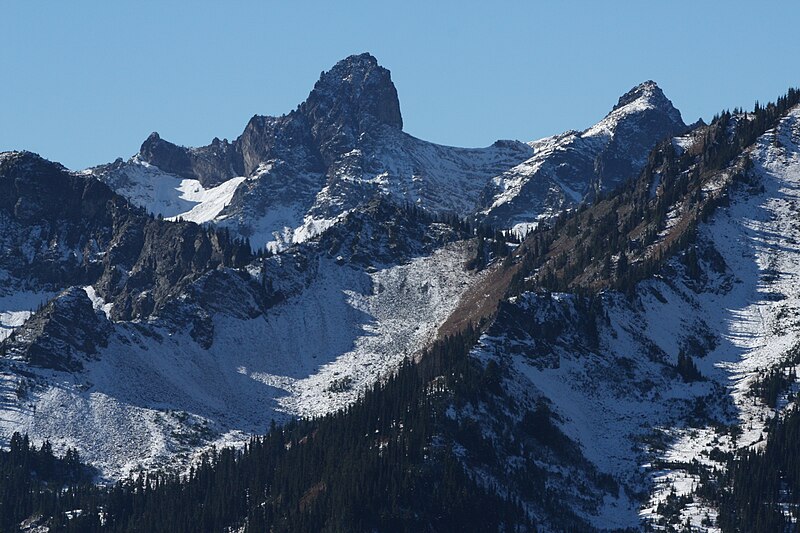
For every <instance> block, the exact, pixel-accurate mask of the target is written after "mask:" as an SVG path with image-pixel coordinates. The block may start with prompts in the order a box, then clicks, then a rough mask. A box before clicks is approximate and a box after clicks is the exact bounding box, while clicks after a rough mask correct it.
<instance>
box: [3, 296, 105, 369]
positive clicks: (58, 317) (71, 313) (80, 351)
mask: <svg viewBox="0 0 800 533" xmlns="http://www.w3.org/2000/svg"><path fill="white" fill-rule="evenodd" d="M110 333H111V325H110V323H109V322H108V320H107V319H106V318H105V316H102V314H100V313H96V312H95V310H94V308H93V307H92V302H91V300H89V297H88V296H87V295H86V292H85V291H84V290H83V289H80V288H77V287H73V288H70V289H67V290H65V291H64V292H62V293H61V294H59V295H58V296H57V297H56V298H54V299H53V300H51V301H50V302H49V303H48V304H47V305H46V306H45V307H44V308H42V309H41V310H40V311H38V312H37V313H35V314H34V315H33V317H31V318H30V319H29V320H28V321H27V322H26V323H25V324H24V326H22V327H21V328H20V329H19V330H17V331H15V332H14V333H13V334H12V335H11V336H10V337H8V338H7V339H6V340H5V341H3V342H2V343H0V352H2V353H3V354H4V357H7V358H10V359H15V360H22V361H25V362H26V363H28V364H31V365H33V366H38V367H41V368H50V369H53V370H64V371H68V372H74V371H76V370H80V369H81V368H82V367H83V363H84V362H85V361H86V360H87V358H90V357H92V356H94V355H96V354H97V353H98V348H100V347H105V346H107V344H108V336H109V335H110Z"/></svg>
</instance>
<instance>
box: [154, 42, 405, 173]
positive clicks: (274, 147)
mask: <svg viewBox="0 0 800 533" xmlns="http://www.w3.org/2000/svg"><path fill="white" fill-rule="evenodd" d="M384 125H385V126H390V127H393V128H396V129H398V130H401V129H402V128H403V119H402V117H401V115H400V101H399V100H398V98H397V90H396V89H395V87H394V84H393V83H392V79H391V75H390V73H389V71H388V70H386V69H385V68H383V67H381V66H380V65H378V61H377V60H376V59H375V58H374V57H373V56H371V55H370V54H361V55H354V56H350V57H348V58H346V59H343V60H342V61H340V62H338V63H337V64H336V65H334V66H333V68H331V70H329V71H327V72H323V73H322V75H321V76H320V79H319V81H318V82H317V83H316V84H315V85H314V89H313V90H312V91H311V94H310V95H309V96H308V99H307V100H306V101H305V102H303V103H302V104H300V106H298V108H297V109H296V110H295V111H293V112H291V113H289V114H288V115H284V116H281V117H266V116H260V115H256V116H254V117H253V118H252V119H250V121H249V122H248V124H247V126H246V127H245V130H244V132H243V133H242V135H240V136H239V138H237V139H236V140H235V141H233V142H232V143H229V142H227V141H220V140H219V139H214V141H212V143H211V144H210V145H208V146H203V147H200V148H186V147H183V146H177V145H175V144H173V143H170V142H168V141H165V140H164V139H162V138H161V137H160V136H159V135H158V133H152V134H151V135H150V136H149V137H148V138H147V139H146V140H145V142H144V143H143V144H142V147H141V149H140V150H139V158H140V159H141V160H142V161H145V162H147V163H149V164H152V165H155V166H157V167H158V168H160V169H161V170H163V171H164V172H168V173H170V174H175V175H177V176H181V177H184V178H190V179H197V180H199V181H200V182H201V183H202V184H203V185H204V186H213V185H217V184H219V183H222V182H223V181H225V180H226V179H229V178H231V177H233V176H241V175H250V174H251V173H252V172H253V171H255V170H256V169H257V168H258V166H259V165H260V164H261V163H263V162H265V161H269V160H276V159H279V160H283V161H289V162H292V163H295V164H298V167H299V169H301V170H315V171H320V170H322V169H323V167H324V166H328V165H331V164H332V163H333V161H335V160H336V159H337V158H338V157H339V156H341V155H342V154H343V153H345V152H347V151H349V150H352V149H353V148H354V147H355V146H356V144H357V142H358V140H359V138H360V136H361V135H362V134H365V133H369V132H370V131H372V130H374V129H375V128H378V127H380V126H384Z"/></svg>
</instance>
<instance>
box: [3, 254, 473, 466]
mask: <svg viewBox="0 0 800 533" xmlns="http://www.w3.org/2000/svg"><path fill="white" fill-rule="evenodd" d="M469 255H470V253H469V248H468V246H467V245H466V244H465V243H454V244H452V245H448V246H446V247H444V248H442V249H440V250H438V251H436V252H435V253H433V254H432V255H430V256H425V257H417V258H415V259H412V260H411V261H410V262H409V263H407V264H402V265H398V266H392V267H388V268H385V269H383V270H379V271H377V272H374V273H372V274H368V273H366V272H364V271H363V270H360V269H357V268H353V267H351V266H348V265H337V264H336V263H335V261H334V260H332V259H327V258H324V259H320V260H319V261H320V262H319V266H318V269H317V275H316V276H315V277H314V279H313V280H312V281H311V284H310V285H309V286H307V287H306V288H305V290H303V291H302V292H301V293H300V294H298V295H296V296H294V297H292V298H290V299H288V300H286V301H284V302H282V303H280V304H277V305H275V306H273V307H272V308H270V309H269V310H268V312H267V313H266V314H265V315H260V316H258V317H256V318H252V319H242V318H236V317H234V316H229V315H226V314H224V313H217V314H216V315H214V316H213V319H212V320H213V332H214V333H213V336H214V340H213V344H212V345H211V347H210V348H209V349H204V348H203V347H201V346H200V345H198V344H197V342H195V341H194V340H193V339H192V337H191V336H190V335H189V334H188V332H186V331H185V330H184V329H178V330H175V329H174V328H173V329H170V328H169V327H168V324H162V323H161V322H160V321H159V320H155V321H151V322H150V323H125V322H117V323H114V333H113V334H112V335H111V338H110V340H109V343H108V346H107V347H106V348H102V349H101V350H100V353H99V354H98V355H97V357H96V358H94V359H92V360H89V361H86V362H85V364H84V371H82V372H78V373H74V374H68V373H63V372H55V371H49V370H44V369H41V368H36V367H31V366H28V365H25V364H24V363H22V362H19V361H6V362H5V363H3V364H4V365H5V366H0V402H4V403H5V404H6V405H15V406H16V408H15V409H4V410H3V416H2V417H0V438H2V439H8V438H10V436H11V434H12V433H13V432H14V431H24V432H27V433H28V434H29V435H30V436H31V438H32V439H33V440H34V441H35V442H39V441H41V440H43V439H47V438H49V439H50V440H51V441H52V442H53V445H54V448H55V449H57V450H63V449H64V448H65V447H68V446H72V447H75V448H77V449H78V450H79V451H80V453H81V456H82V457H83V458H85V459H86V460H88V461H89V462H90V463H91V464H93V465H95V466H97V467H98V468H99V469H100V471H101V474H102V476H103V477H105V478H107V479H116V478H120V477H124V476H127V475H128V474H130V473H131V472H136V471H137V470H139V469H142V468H160V467H166V468H171V467H174V468H178V469H182V468H184V467H185V465H186V464H188V463H189V462H190V461H191V460H192V459H193V458H194V457H196V455H197V453H199V451H201V450H204V449H208V447H209V446H211V445H218V446H219V445H224V444H234V445H238V444H242V443H244V442H246V440H247V439H248V438H249V436H250V435H252V434H261V433H264V432H265V431H266V429H267V428H268V427H269V423H270V421H271V420H277V421H282V420H286V419H287V418H290V417H294V416H316V415H322V414H325V413H328V412H331V411H333V410H336V409H339V408H341V407H343V406H345V405H347V404H348V403H350V402H353V401H355V400H356V398H357V397H358V396H359V394H361V393H363V392H364V391H365V390H366V389H367V388H368V387H370V386H372V385H373V384H374V383H375V382H376V381H377V380H379V379H380V378H381V377H384V376H386V375H387V374H389V373H391V372H393V371H394V370H395V369H396V368H397V365H398V364H399V363H400V362H401V361H402V360H403V358H404V357H406V356H412V355H414V354H415V353H417V352H418V351H419V350H421V349H422V348H423V347H424V346H425V345H426V344H427V343H428V342H429V341H430V340H431V339H432V338H433V336H434V335H435V332H436V330H437V328H438V326H439V325H440V323H441V322H442V321H443V320H444V319H445V318H446V317H447V316H448V315H449V314H450V313H451V312H452V310H453V309H454V307H455V306H456V304H457V303H458V300H459V298H460V296H461V294H462V293H463V292H464V290H465V289H466V288H467V287H468V286H469V284H470V282H471V281H472V280H474V277H475V276H478V275H480V274H473V273H468V272H465V271H464V269H463V265H464V263H465V262H466V261H467V259H468V257H469ZM84 290H86V292H87V295H89V297H90V299H92V301H93V304H94V306H95V309H98V310H100V311H104V312H105V310H106V309H107V307H106V306H107V304H105V303H104V302H103V301H102V300H101V299H100V298H98V297H97V295H96V294H95V293H94V291H93V290H92V288H91V287H87V288H85V289H84Z"/></svg>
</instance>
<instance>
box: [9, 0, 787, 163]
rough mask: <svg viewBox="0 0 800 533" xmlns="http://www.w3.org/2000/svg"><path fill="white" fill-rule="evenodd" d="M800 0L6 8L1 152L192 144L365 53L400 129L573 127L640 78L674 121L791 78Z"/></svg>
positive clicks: (299, 92)
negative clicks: (386, 80)
mask: <svg viewBox="0 0 800 533" xmlns="http://www.w3.org/2000/svg"><path fill="white" fill-rule="evenodd" d="M798 15H800V2H797V1H794V0H787V1H784V2H770V1H758V2H739V1H727V2H723V1H719V2H710V1H709V2H705V1H702V0H695V1H668V2H667V1H660V2H651V1H649V0H641V1H630V2H621V1H618V2H612V1H600V0H596V1H585V2H578V1H560V0H559V1H547V2H508V3H501V2H480V3H478V2H471V1H464V0H462V1H460V2H434V1H428V2H416V1H411V0H406V1H403V2H392V3H389V2H380V1H377V0H371V1H365V2H361V1H347V2H332V1H325V2H306V1H294V2H266V1H252V2H244V1H230V2H222V1H219V0H217V1H214V2H205V1H193V2H188V1H187V2H151V1H137V2H122V1H92V2H90V1H81V0H77V1H74V2H44V1H23V0H17V1H13V2H4V5H3V8H2V12H1V13H0V67H1V68H2V70H1V72H2V75H0V150H8V149H28V150H33V151H36V152H39V153H40V154H42V155H43V156H45V157H47V158H49V159H54V160H56V161H61V162H62V163H64V164H65V165H67V166H68V167H70V168H74V169H78V168H84V167H86V166H90V165H94V164H98V163H103V162H108V161H111V160H113V159H115V158H116V157H119V156H122V157H125V158H127V157H129V156H130V155H132V154H134V153H135V152H136V151H137V150H138V148H139V145H140V144H141V142H142V140H144V138H145V137H146V136H147V135H148V134H149V133H150V132H151V131H158V132H159V133H161V136H162V137H164V138H166V139H169V140H171V141H173V142H176V143H178V144H184V145H188V146H196V145H202V144H206V143H208V142H209V141H210V140H211V139H212V138H213V137H215V136H217V137H220V138H222V137H227V138H229V139H233V138H235V137H236V136H238V135H239V134H240V133H241V131H242V129H243V128H244V125H245V123H246V122H247V120H248V119H249V118H250V117H251V116H252V115H254V114H269V115H280V114H283V113H286V112H288V111H290V110H292V109H294V107H295V106H296V105H297V104H298V103H300V102H301V101H302V100H303V99H305V97H306V96H307V94H308V92H309V91H310V90H311V87H312V86H313V84H314V82H315V81H316V79H317V78H318V76H319V74H320V71H322V70H324V69H328V68H329V67H330V66H331V65H333V64H334V63H335V62H336V61H337V60H339V59H341V58H343V57H345V56H347V55H349V54H352V53H359V52H363V51H369V52H371V53H373V54H374V55H375V56H376V57H377V58H378V60H379V61H380V63H381V64H383V65H384V66H385V67H387V68H388V69H390V70H391V71H392V77H393V79H394V82H395V85H396V86H397V89H398V92H399V95H400V104H401V110H402V113H403V119H404V122H405V129H406V131H408V132H409V133H411V134H413V135H416V136H419V137H422V138H424V139H428V140H431V141H435V142H439V143H443V144H451V145H460V146H484V145H487V144H490V143H491V142H493V141H494V140H495V139H498V138H504V139H505V138H512V139H520V140H531V139H535V138H539V137H543V136H546V135H551V134H553V133H557V132H561V131H563V130H566V129H581V128H584V127H586V126H588V125H589V124H591V123H593V122H595V121H596V120H598V119H599V118H601V117H602V116H603V115H605V113H606V112H607V111H608V110H609V109H610V108H611V107H612V106H613V104H614V103H615V102H616V100H617V98H618V97H619V96H620V95H621V94H622V93H623V92H625V91H626V90H628V89H629V88H630V87H632V86H634V85H636V84H637V83H639V82H641V81H644V80H647V79H654V80H656V81H657V82H658V83H659V85H660V86H661V87H662V89H663V90H664V92H665V93H666V94H667V96H668V97H669V98H670V99H671V100H672V101H673V103H674V104H675V105H676V106H677V107H678V108H679V109H680V110H681V111H682V113H683V117H684V120H685V121H687V122H692V121H694V120H696V119H697V118H698V117H700V116H702V117H703V118H706V119H708V118H710V117H711V116H712V115H713V114H714V113H715V112H717V111H719V110H721V109H723V108H733V107H735V106H743V107H750V106H752V104H753V102H754V101H755V100H756V99H758V100H761V101H762V102H763V101H768V100H774V99H775V98H776V97H777V96H779V95H780V94H782V93H783V92H784V91H785V90H786V89H787V88H788V87H789V86H793V85H794V86H796V85H800V68H799V67H800V38H798V37H797V35H798V33H797V32H798V20H800V17H798Z"/></svg>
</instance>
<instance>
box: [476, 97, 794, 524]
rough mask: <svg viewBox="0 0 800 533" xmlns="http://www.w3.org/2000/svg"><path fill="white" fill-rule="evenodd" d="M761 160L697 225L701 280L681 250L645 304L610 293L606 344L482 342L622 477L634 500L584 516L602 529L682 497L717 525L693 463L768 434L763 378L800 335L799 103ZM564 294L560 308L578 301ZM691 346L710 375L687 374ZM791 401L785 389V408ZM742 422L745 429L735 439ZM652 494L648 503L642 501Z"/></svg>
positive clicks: (646, 293)
mask: <svg viewBox="0 0 800 533" xmlns="http://www.w3.org/2000/svg"><path fill="white" fill-rule="evenodd" d="M775 135H777V136H778V142H776V140H775ZM751 155H752V160H753V162H754V173H755V174H756V175H758V176H759V178H760V183H759V186H754V187H746V186H741V187H737V188H735V189H734V190H733V192H732V193H731V205H730V207H726V208H719V209H718V210H717V211H716V213H715V214H714V215H713V216H712V217H711V219H710V220H709V221H708V222H707V223H704V224H701V225H700V226H699V229H698V239H697V250H698V252H697V253H698V256H699V257H700V262H701V265H702V270H703V272H704V274H703V276H704V277H703V278H702V279H701V280H700V281H698V280H694V279H691V278H689V277H688V275H687V274H686V270H685V267H684V266H683V264H682V263H681V260H680V258H673V259H672V260H670V263H669V268H668V269H667V272H671V273H669V274H668V275H666V276H664V277H662V276H656V277H655V278H654V279H650V280H647V281H644V282H642V283H640V284H639V286H638V288H637V296H636V298H635V300H634V301H630V300H628V299H627V298H625V297H623V296H622V295H616V294H614V293H606V294H605V295H604V297H603V301H604V306H603V308H604V310H605V312H606V313H607V319H602V320H599V321H598V327H599V345H598V347H597V348H592V347H587V346H586V344H585V340H582V339H581V335H580V334H579V332H571V331H570V330H567V331H565V332H563V333H561V334H560V335H559V337H558V340H557V341H556V342H555V343H554V345H553V346H551V347H550V348H548V350H550V351H549V352H548V355H547V358H545V359H542V356H541V355H539V347H538V345H537V347H536V349H534V347H533V345H531V344H526V343H530V342H531V341H525V340H524V339H523V340H520V339H519V338H518V337H514V336H513V335H512V336H510V337H509V336H502V337H496V338H487V337H484V338H483V339H482V341H481V347H480V348H479V349H478V350H477V351H476V355H477V356H480V357H487V356H490V355H491V354H495V356H499V357H504V358H505V359H504V361H506V362H508V363H510V364H511V366H510V368H511V371H512V375H513V376H514V378H513V379H514V382H515V383H517V384H518V385H517V386H519V387H522V390H527V391H528V392H529V393H531V394H533V395H534V397H536V396H537V395H539V394H542V395H544V397H546V398H548V399H549V400H550V405H551V406H552V409H553V410H554V411H555V412H556V413H557V414H558V415H559V417H560V419H561V420H562V421H563V422H562V424H561V427H562V430H563V431H564V433H565V434H566V435H568V436H569V437H570V438H571V439H572V440H573V441H575V442H577V443H579V445H580V447H581V450H582V451H583V453H584V455H585V456H586V457H587V458H588V459H589V460H590V461H591V463H592V464H594V465H595V466H596V467H597V468H598V469H599V470H600V471H601V472H607V473H609V474H611V475H612V476H613V477H614V478H615V479H616V480H617V481H618V482H619V483H620V485H621V487H622V491H621V496H622V493H624V494H627V496H628V498H627V499H626V498H624V497H620V499H619V500H614V499H613V498H611V499H608V498H607V501H606V502H605V505H604V506H603V507H601V508H600V509H598V510H597V511H596V512H590V513H587V514H586V518H587V519H588V520H590V521H591V522H592V523H593V524H594V525H595V526H596V527H598V528H625V527H630V528H639V527H640V521H644V522H646V523H647V524H648V526H649V527H652V528H653V529H655V530H661V529H663V525H661V520H662V516H661V514H660V509H659V505H660V504H662V503H664V502H666V501H667V500H671V501H672V502H673V503H674V502H676V501H677V499H676V498H677V497H679V496H685V497H686V499H685V501H683V502H682V503H681V504H680V511H679V514H680V517H681V518H682V520H683V521H684V523H685V521H686V520H688V521H689V522H690V523H691V524H692V526H693V528H695V529H694V530H697V531H709V532H715V531H718V530H719V529H718V527H717V526H716V525H715V520H716V510H715V509H713V508H712V507H711V506H710V505H709V503H708V502H706V501H704V500H703V499H702V498H700V497H699V496H697V494H695V490H696V488H697V486H698V484H699V477H698V476H697V474H696V473H694V470H693V468H692V467H691V465H692V464H693V463H694V462H697V463H698V464H700V465H707V466H715V467H718V468H722V467H724V465H723V464H721V463H719V462H715V460H714V459H713V457H715V455H714V453H713V452H714V449H715V448H718V449H719V450H721V451H731V450H733V449H741V448H748V447H759V446H762V445H763V443H764V440H763V438H764V434H765V428H766V425H767V424H768V423H769V420H770V418H772V417H773V416H775V410H773V409H771V408H769V407H768V406H766V405H764V404H763V403H762V402H761V401H760V400H759V399H758V398H757V397H755V396H754V395H753V394H752V392H751V386H752V383H753V381H754V380H755V379H756V377H757V376H758V374H759V373H760V372H764V371H766V370H768V369H770V368H773V367H775V366H776V365H777V364H779V363H780V362H781V361H782V360H783V359H784V358H785V357H786V354H787V352H788V351H789V350H790V349H792V348H793V347H795V346H796V345H797V344H798V342H800V323H798V322H797V321H796V319H795V318H794V317H796V316H797V315H798V314H800V221H799V220H800V219H799V218H798V214H799V213H800V109H796V110H794V111H793V112H792V113H791V114H790V116H788V117H787V118H785V119H784V120H783V121H782V123H781V125H780V128H779V130H778V132H777V133H776V132H768V133H767V134H765V135H764V136H763V137H762V138H761V139H759V140H758V142H757V144H756V146H755V148H754V149H753V151H752V154H751ZM722 174H724V172H723V173H722ZM722 174H721V175H722ZM729 178H730V176H728V177H727V178H726V179H729ZM761 185H763V189H762V188H761V187H760V186H761ZM718 186H720V184H719V183H716V182H715V184H714V187H718ZM555 296H556V295H554V298H553V300H554V301H558V302H563V305H567V303H568V301H569V298H574V297H566V298H567V299H566V300H565V299H564V298H565V297H560V298H556V297H555ZM516 305H518V306H535V307H534V308H535V309H538V311H536V312H537V313H539V315H540V316H545V315H546V313H548V312H552V311H547V310H548V309H552V306H553V305H554V304H548V303H546V301H541V300H538V299H537V298H536V297H533V295H526V296H524V297H521V298H519V299H518V301H517V303H516ZM548 306H549V307H548ZM681 353H684V354H686V355H689V356H691V357H692V359H693V360H694V362H695V364H696V365H697V367H698V369H699V371H700V373H701V375H702V376H703V380H701V381H693V382H686V381H685V380H684V379H682V378H681V376H680V375H679V374H678V372H677V371H676V363H677V359H678V355H679V354H681ZM487 354H488V355H487ZM498 354H499V355H498ZM786 405H787V402H786V398H785V397H784V398H783V400H782V401H781V402H779V408H785V406H786ZM731 427H738V428H740V434H739V435H738V438H737V439H735V440H734V439H733V438H732V437H731V435H732V433H733V432H732V431H731V430H730V429H728V428H731ZM643 493H644V494H649V497H648V498H647V500H646V501H644V502H643V501H641V500H640V499H639V497H638V496H637V495H641V494H643ZM625 501H629V502H630V504H629V505H625V504H624V502H625ZM614 503H616V504H617V505H611V504H614Z"/></svg>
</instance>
